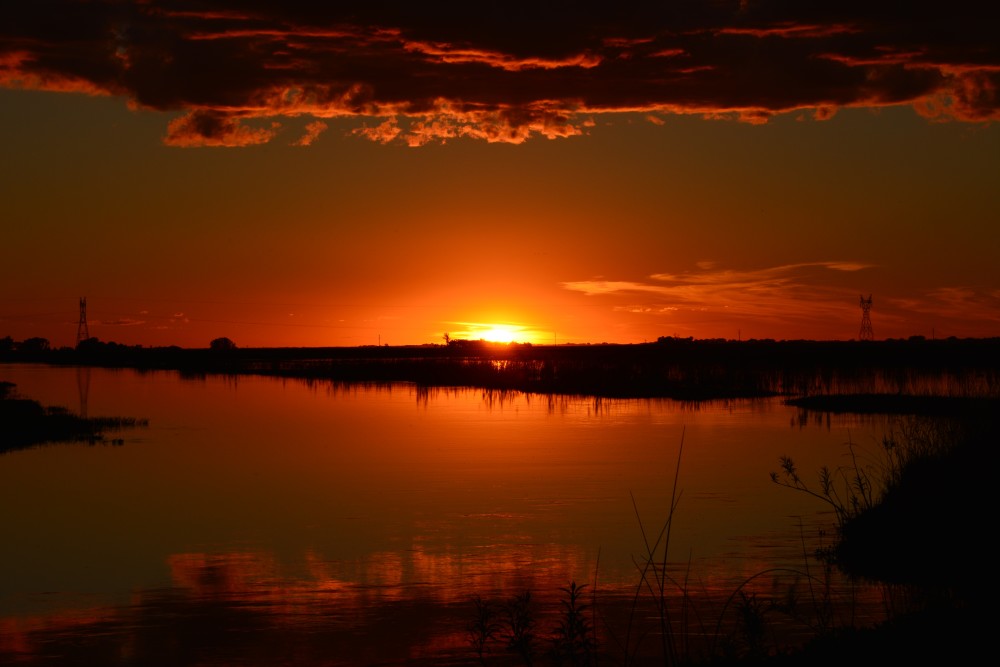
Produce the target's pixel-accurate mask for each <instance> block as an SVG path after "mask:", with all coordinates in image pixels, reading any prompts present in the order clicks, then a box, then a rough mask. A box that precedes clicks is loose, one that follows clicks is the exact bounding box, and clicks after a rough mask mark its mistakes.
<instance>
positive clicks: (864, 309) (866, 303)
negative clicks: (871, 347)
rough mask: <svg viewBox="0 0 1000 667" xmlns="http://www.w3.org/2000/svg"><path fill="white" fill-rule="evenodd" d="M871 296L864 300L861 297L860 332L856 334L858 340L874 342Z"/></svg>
mask: <svg viewBox="0 0 1000 667" xmlns="http://www.w3.org/2000/svg"><path fill="white" fill-rule="evenodd" d="M871 312H872V295H871V294H869V295H868V298H867V299H866V298H865V297H864V296H863V295H862V297H861V331H860V332H859V333H858V340H875V332H873V331H872V316H871Z"/></svg>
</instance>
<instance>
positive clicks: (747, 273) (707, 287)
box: [562, 261, 873, 318]
mask: <svg viewBox="0 0 1000 667" xmlns="http://www.w3.org/2000/svg"><path fill="white" fill-rule="evenodd" d="M867 268H873V267H872V265H869V264H864V263H861V262H846V261H829V262H808V263H798V264H785V265H781V266H773V267H763V268H758V269H739V270H737V269H727V268H720V267H717V266H716V265H715V263H713V262H699V263H698V265H697V269H696V270H693V271H687V272H683V273H658V274H653V275H651V276H649V278H648V280H645V281H620V280H605V279H594V280H582V281H570V282H564V283H562V286H563V287H564V288H566V289H568V290H572V291H576V292H582V293H583V294H587V295H589V296H608V295H615V296H618V297H621V298H622V299H624V300H627V301H628V303H627V304H625V305H616V306H615V308H616V309H618V310H624V311H627V312H634V313H670V312H675V311H678V310H689V311H690V310H698V311H703V312H705V311H711V312H716V313H723V312H724V313H726V314H727V315H730V316H732V315H739V314H742V315H747V316H753V317H782V318H787V317H789V316H794V317H808V316H811V315H813V314H818V313H821V312H829V310H830V307H831V304H836V303H841V304H848V303H849V300H847V299H846V295H847V294H853V291H854V290H853V289H851V288H848V287H846V286H838V285H837V284H836V283H837V281H836V280H834V279H833V277H835V276H836V274H844V273H854V272H857V271H862V270H864V269H867ZM637 297H640V298H642V297H645V299H646V301H645V302H644V303H637V300H636V298H637ZM852 307H853V306H852Z"/></svg>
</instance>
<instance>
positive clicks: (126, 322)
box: [93, 317, 146, 327]
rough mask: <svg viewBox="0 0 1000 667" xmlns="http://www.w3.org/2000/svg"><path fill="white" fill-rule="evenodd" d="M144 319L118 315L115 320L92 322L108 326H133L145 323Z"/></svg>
mask: <svg viewBox="0 0 1000 667" xmlns="http://www.w3.org/2000/svg"><path fill="white" fill-rule="evenodd" d="M145 323H146V321H145V320H136V319H133V318H131V317H119V318H118V319H115V320H103V321H99V322H93V324H100V325H103V326H108V327H135V326H140V325H142V324H145Z"/></svg>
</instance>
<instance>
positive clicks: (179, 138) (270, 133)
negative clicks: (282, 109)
mask: <svg viewBox="0 0 1000 667" xmlns="http://www.w3.org/2000/svg"><path fill="white" fill-rule="evenodd" d="M276 132H277V126H275V125H272V127H271V128H269V129H268V128H253V127H249V126H247V125H245V124H244V123H243V121H241V120H240V119H239V118H236V117H232V116H227V115H225V114H221V113H218V112H215V111H204V110H197V111H192V112H190V113H188V114H187V115H185V116H181V117H180V118H175V119H174V120H172V121H170V124H169V125H167V136H166V137H164V138H163V143H165V144H166V145H168V146H182V147H191V146H251V145H253V144H265V143H267V142H268V141H270V140H271V139H272V138H273V137H274V135H275V134H276Z"/></svg>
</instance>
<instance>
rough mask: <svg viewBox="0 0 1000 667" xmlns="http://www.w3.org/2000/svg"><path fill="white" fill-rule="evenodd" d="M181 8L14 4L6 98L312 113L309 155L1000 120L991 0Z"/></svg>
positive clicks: (258, 126)
mask: <svg viewBox="0 0 1000 667" xmlns="http://www.w3.org/2000/svg"><path fill="white" fill-rule="evenodd" d="M170 7H171V9H165V8H164V7H163V6H162V5H160V4H159V3H148V2H138V1H136V2H121V1H120V0H94V1H93V2H88V3H79V2H77V1H75V0H50V1H47V2H23V3H14V4H13V5H12V6H10V7H5V9H4V20H3V21H2V22H0V86H4V87H8V88H27V89H40V90H51V91H62V92H67V93H85V94H89V95H115V96H121V97H123V98H125V99H127V100H128V103H129V104H130V106H132V107H134V108H138V109H154V110H160V111H166V112H171V113H178V114H180V115H179V116H178V117H177V118H175V119H174V120H173V121H172V122H170V124H169V126H168V129H167V133H166V137H165V142H166V143H168V144H170V145H175V146H246V145H252V144H259V143H264V142H267V141H270V140H272V139H273V138H274V137H275V136H276V134H277V130H278V125H276V123H278V122H279V121H280V120H281V119H283V118H290V117H312V118H313V119H314V123H310V124H309V125H307V131H306V133H305V134H304V135H303V137H302V138H300V139H299V140H298V141H296V142H294V143H296V144H298V145H308V143H310V142H311V141H312V140H314V139H315V138H316V136H317V135H318V133H319V131H320V130H318V129H317V128H319V127H320V126H319V125H316V124H315V123H318V122H324V121H326V120H328V119H333V118H353V119H356V120H357V122H358V126H361V128H362V129H360V130H355V131H354V134H355V135H356V136H360V137H365V138H369V139H372V140H375V141H382V142H385V141H391V142H397V143H403V144H408V145H411V146H419V145H424V144H427V143H432V142H440V141H447V140H450V139H455V138H461V137H466V138H476V139H482V140H485V141H493V142H505V143H520V142H523V141H525V140H527V139H529V138H532V137H546V138H559V137H571V136H576V135H581V134H585V133H586V131H587V128H588V127H589V126H590V125H591V124H592V123H593V118H594V117H595V116H598V115H614V114H618V113H625V112H628V113H640V114H642V115H643V116H644V117H647V118H650V119H656V118H662V117H663V116H664V115H667V114H696V115H701V116H705V117H709V118H727V119H734V120H739V121H743V122H749V123H764V122H767V121H768V120H769V119H770V118H772V117H773V116H775V115H777V114H782V113H787V112H806V113H805V114H804V116H805V117H807V118H808V117H810V116H812V117H814V118H817V119H825V118H829V117H830V116H832V115H833V114H834V113H835V112H836V111H837V110H838V109H841V108H844V107H879V106H886V105H910V106H912V107H913V108H915V109H916V110H917V111H918V112H919V113H921V114H922V115H924V116H926V117H928V118H931V119H934V120H959V121H972V122H989V121H994V120H1000V93H998V91H1000V42H998V41H997V40H996V23H995V21H993V20H992V19H991V16H992V14H991V13H992V11H993V8H992V7H991V6H989V3H982V2H962V1H961V0H960V1H958V2H954V3H950V4H949V5H947V6H940V5H927V4H926V3H924V4H921V3H905V4H902V5H898V4H895V3H893V4H891V5H886V4H885V3H864V2H845V3H836V4H826V3H824V5H823V7H821V8H818V7H816V6H815V5H813V4H811V3H802V2H799V1H798V0H761V1H759V2H753V3H726V2H704V1H696V0H688V1H681V2H671V3H647V4H644V5H641V6H639V7H633V6H631V5H630V6H628V7H624V6H623V7H622V8H621V9H616V8H613V7H609V6H602V7H601V8H599V9H590V8H586V7H578V8H575V9H574V11H573V12H572V13H571V14H570V13H567V12H566V8H565V7H564V6H563V5H562V4H561V3H545V4H542V5H539V4H538V3H503V4H485V5H484V4H482V3H452V2H441V3H431V4H429V5H428V4H426V3H418V4H416V5H415V4H414V3H404V2H383V3H371V2H361V1H360V0H354V1H351V0H345V1H344V2H337V3H306V2H294V1H293V2H287V3H255V2H246V1H237V2H232V1H229V0H227V1H226V2H223V1H222V0H204V1H201V2H195V1H194V0H190V1H187V2H185V1H181V2H177V3H171V5H170ZM390 120H391V121H392V122H391V124H390V125H386V123H388V122H389V121H390ZM652 122H656V121H655V120H654V121H652ZM309 128H311V129H309ZM372 128H375V129H372Z"/></svg>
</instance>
